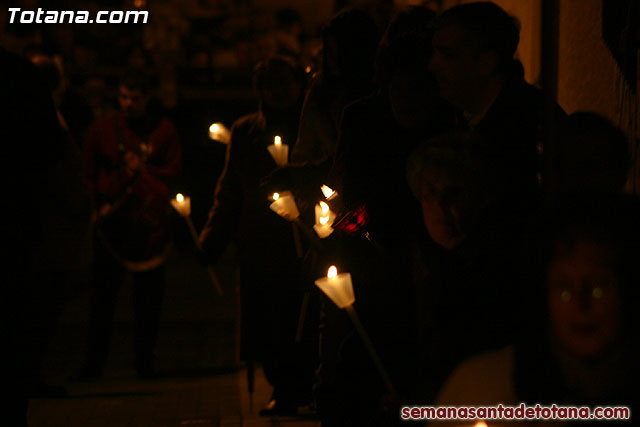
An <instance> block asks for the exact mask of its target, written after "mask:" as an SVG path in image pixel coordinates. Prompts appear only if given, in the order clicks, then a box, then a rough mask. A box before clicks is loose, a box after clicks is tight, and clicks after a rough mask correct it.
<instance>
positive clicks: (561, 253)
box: [548, 240, 621, 358]
mask: <svg viewBox="0 0 640 427" xmlns="http://www.w3.org/2000/svg"><path fill="white" fill-rule="evenodd" d="M613 259H614V257H613V254H612V251H611V250H609V249H607V248H604V247H602V246H598V245H596V244H594V243H593V242H591V241H588V240H582V241H579V242H577V243H574V244H573V245H572V246H571V247H566V246H564V247H562V246H561V247H559V248H558V250H557V252H556V256H555V258H554V260H553V262H552V263H551V267H550V269H549V273H548V286H549V291H548V304H549V312H550V316H551V328H552V332H553V336H554V337H555V339H556V341H557V343H558V344H559V345H560V346H561V347H562V348H563V349H565V350H566V351H568V352H569V353H571V354H573V355H575V356H577V357H586V358H589V357H595V356H598V355H599V354H601V353H602V352H603V351H605V350H607V349H608V348H609V347H610V346H611V344H612V343H613V342H614V341H615V339H616V337H617V336H618V331H619V329H620V314H619V313H620V306H621V299H620V292H619V285H618V281H617V276H616V274H615V273H614V268H613Z"/></svg>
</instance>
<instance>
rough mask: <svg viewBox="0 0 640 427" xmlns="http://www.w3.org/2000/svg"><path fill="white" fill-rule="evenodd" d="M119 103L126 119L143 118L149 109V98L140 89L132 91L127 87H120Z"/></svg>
mask: <svg viewBox="0 0 640 427" xmlns="http://www.w3.org/2000/svg"><path fill="white" fill-rule="evenodd" d="M118 101H119V102H120V108H121V110H122V113H123V114H124V116H125V117H127V118H131V119H135V118H139V117H142V116H143V115H144V113H145V111H146V109H147V102H148V101H149V96H148V95H146V94H144V93H142V92H141V91H140V90H139V89H135V90H131V89H129V88H128V87H126V86H122V85H121V86H120V89H119V91H118Z"/></svg>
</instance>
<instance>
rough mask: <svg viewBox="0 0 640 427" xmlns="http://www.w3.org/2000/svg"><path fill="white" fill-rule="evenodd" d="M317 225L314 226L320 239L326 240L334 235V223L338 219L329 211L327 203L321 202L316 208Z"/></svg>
mask: <svg viewBox="0 0 640 427" xmlns="http://www.w3.org/2000/svg"><path fill="white" fill-rule="evenodd" d="M315 212H316V223H315V225H314V226H313V229H314V230H315V232H316V234H317V235H318V237H320V238H321V239H324V238H325V237H328V236H329V235H330V234H331V233H333V227H331V225H332V224H333V221H335V219H336V215H335V214H334V213H333V212H332V211H331V209H329V205H328V204H326V203H325V202H320V203H318V204H317V205H316V207H315Z"/></svg>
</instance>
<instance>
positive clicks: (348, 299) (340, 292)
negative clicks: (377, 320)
mask: <svg viewBox="0 0 640 427" xmlns="http://www.w3.org/2000/svg"><path fill="white" fill-rule="evenodd" d="M315 284H316V286H318V287H319V288H320V290H322V292H324V294H325V295H326V296H327V297H329V299H330V300H331V301H333V302H334V304H335V305H337V306H338V307H339V308H341V309H344V310H345V311H346V312H347V314H348V315H349V317H350V318H351V321H352V322H353V325H354V326H355V328H356V330H357V331H358V333H359V334H360V338H361V339H362V342H363V343H364V345H365V347H366V348H367V350H368V351H369V355H370V356H371V359H372V360H373V363H374V364H375V366H376V369H377V370H378V373H379V374H380V377H381V378H382V381H383V382H384V385H385V386H386V388H387V391H388V392H389V393H391V395H392V396H394V398H398V400H399V395H398V393H397V392H396V390H395V388H394V387H393V384H392V383H391V379H390V378H389V374H387V371H386V369H385V368H384V365H383V364H382V360H380V357H379V356H378V353H377V352H376V350H375V348H374V347H373V343H372V342H371V339H370V338H369V334H367V331H366V330H365V329H364V326H362V323H361V322H360V318H359V317H358V314H357V313H356V309H355V308H354V307H353V304H354V303H355V302H356V298H355V295H354V292H353V282H352V281H351V274H349V273H341V274H338V269H337V268H336V266H335V265H332V266H331V267H329V270H328V272H327V277H323V278H320V279H318V280H316V281H315Z"/></svg>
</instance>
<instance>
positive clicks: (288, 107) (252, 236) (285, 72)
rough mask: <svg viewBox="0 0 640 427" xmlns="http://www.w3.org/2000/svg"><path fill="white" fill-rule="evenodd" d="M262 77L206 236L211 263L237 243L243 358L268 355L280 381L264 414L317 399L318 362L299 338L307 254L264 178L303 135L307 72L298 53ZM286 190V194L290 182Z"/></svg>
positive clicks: (266, 361)
mask: <svg viewBox="0 0 640 427" xmlns="http://www.w3.org/2000/svg"><path fill="white" fill-rule="evenodd" d="M254 83H255V90H256V92H257V93H258V96H259V99H260V110H259V111H257V112H256V113H253V114H250V115H248V116H245V117H242V118H240V119H239V120H237V121H236V122H235V123H234V124H233V126H232V129H231V141H230V142H229V144H228V146H227V157H226V164H225V167H224V171H223V172H222V175H221V176H220V178H219V180H218V184H217V187H216V193H215V202H214V205H213V207H212V208H211V211H210V213H209V219H208V221H207V223H206V225H205V227H204V229H203V231H202V233H201V235H200V241H201V243H202V251H203V253H202V255H203V258H204V259H205V261H206V262H208V263H215V262H216V261H217V260H218V259H219V257H220V256H221V254H222V252H223V251H224V250H225V248H226V247H227V246H228V245H229V243H231V242H232V241H235V242H236V245H237V247H238V264H239V267H240V303H241V313H242V318H241V325H240V327H241V337H240V339H241V343H240V344H241V354H240V357H241V359H242V360H245V361H247V362H249V363H253V362H261V363H262V367H263V370H264V373H265V376H266V378H267V380H268V381H269V383H270V384H271V385H272V386H273V394H272V399H271V401H270V402H269V404H268V405H267V407H266V408H265V409H263V411H261V414H263V415H278V414H295V413H296V412H297V410H298V407H299V406H301V405H303V404H308V403H309V402H310V400H311V384H312V379H313V369H314V366H313V362H312V358H311V357H310V356H308V355H307V354H308V353H309V352H308V351H307V350H306V348H305V347H304V346H299V345H296V344H295V342H294V339H295V334H296V326H297V321H298V310H299V308H300V303H301V301H302V294H303V291H304V290H303V289H302V286H301V280H300V277H299V274H300V271H299V270H300V260H299V259H298V257H297V253H296V248H295V245H294V238H293V235H292V227H291V224H290V223H289V222H287V221H285V220H284V219H282V218H281V217H279V216H278V215H277V214H276V213H274V212H272V211H271V210H270V209H269V200H268V196H271V197H273V196H272V194H266V193H264V192H263V191H262V189H261V187H260V182H261V179H262V178H263V177H264V176H265V175H267V174H269V173H270V172H272V171H273V170H275V169H276V168H277V167H278V164H277V163H276V161H275V160H274V158H273V157H272V155H271V154H270V152H269V150H268V147H269V146H270V145H273V144H274V139H275V137H276V136H278V137H279V141H280V142H281V143H282V144H286V143H287V142H290V141H293V140H294V138H295V135H296V133H297V129H298V119H299V114H300V107H301V103H302V99H303V95H304V86H305V75H304V73H303V71H302V70H301V69H300V68H299V66H298V64H296V63H295V62H294V61H293V60H291V59H289V58H286V57H281V56H278V57H272V58H269V59H267V60H265V61H263V62H261V63H260V64H258V65H257V66H256V69H255V77H254ZM279 190H280V192H281V193H283V194H284V191H283V190H287V189H286V188H282V189H279ZM280 199H282V198H280ZM272 200H274V199H272ZM274 203H275V202H274Z"/></svg>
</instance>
